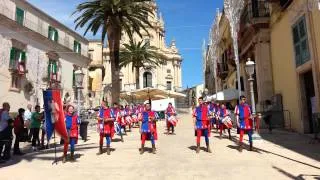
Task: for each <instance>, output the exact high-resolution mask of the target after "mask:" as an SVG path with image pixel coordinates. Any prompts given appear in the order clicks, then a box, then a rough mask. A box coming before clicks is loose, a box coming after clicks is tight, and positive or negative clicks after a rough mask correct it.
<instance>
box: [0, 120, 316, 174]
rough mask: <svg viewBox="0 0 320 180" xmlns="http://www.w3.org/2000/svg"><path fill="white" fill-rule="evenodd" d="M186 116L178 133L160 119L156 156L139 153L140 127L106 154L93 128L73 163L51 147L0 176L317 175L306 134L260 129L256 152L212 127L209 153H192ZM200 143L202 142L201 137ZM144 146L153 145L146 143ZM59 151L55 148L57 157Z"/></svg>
mask: <svg viewBox="0 0 320 180" xmlns="http://www.w3.org/2000/svg"><path fill="white" fill-rule="evenodd" d="M191 122H192V120H191V116H190V115H181V116H180V121H179V124H178V127H177V128H176V133H177V134H176V135H165V134H164V130H165V124H164V122H159V123H158V133H159V140H158V141H157V142H156V146H157V154H156V155H154V154H151V153H149V152H146V153H145V154H143V155H140V154H139V152H138V148H139V147H140V141H139V137H140V136H139V131H138V129H133V132H129V133H128V136H125V137H124V140H125V141H124V143H122V142H120V141H119V140H118V139H117V138H118V137H116V139H115V141H116V142H113V143H112V148H114V149H115V150H114V151H113V152H112V154H111V155H110V156H108V155H107V154H106V153H104V154H102V155H97V152H98V134H97V133H96V132H95V131H94V130H93V129H91V130H90V131H89V140H88V141H87V142H83V141H82V140H79V144H78V145H77V146H76V157H77V159H76V162H67V163H65V164H62V163H61V158H59V162H58V164H57V165H55V164H54V165H52V162H53V160H54V150H53V149H49V150H46V151H39V152H34V153H33V152H32V153H28V154H26V155H24V156H22V157H14V158H13V160H11V161H10V162H8V163H6V164H2V165H0V180H11V179H12V180H24V179H33V180H35V179H41V180H50V179H55V180H57V179H59V180H60V179H61V180H64V179H66V180H70V179H73V180H81V179H86V180H95V179H97V180H101V179H117V180H118V179H138V178H139V179H152V180H157V179H170V180H171V179H236V178H237V179H255V180H257V179H273V180H275V179H320V162H319V160H320V144H319V143H315V144H311V143H310V140H311V139H310V138H309V137H307V136H304V135H299V134H295V133H289V132H284V131H275V132H274V133H273V134H267V133H262V137H263V138H264V139H263V140H256V141H255V142H254V146H255V151H254V152H249V151H247V150H244V151H243V152H242V153H240V152H239V151H238V150H237V144H236V142H237V140H238V136H237V134H236V133H235V132H234V131H233V136H234V137H233V139H232V140H229V139H227V138H226V136H225V137H224V138H222V139H219V137H218V134H217V133H216V132H215V131H214V132H213V133H212V134H211V138H210V144H211V147H212V150H213V153H212V154H208V153H207V152H205V151H203V150H202V151H201V152H200V154H196V153H195V151H194V148H195V137H194V131H193V128H192V123H191ZM202 145H204V140H202ZM146 147H151V145H150V142H147V143H146ZM61 155H62V149H61V147H59V148H58V156H59V157H61Z"/></svg>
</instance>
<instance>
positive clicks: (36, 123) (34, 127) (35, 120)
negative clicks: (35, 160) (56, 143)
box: [30, 105, 42, 151]
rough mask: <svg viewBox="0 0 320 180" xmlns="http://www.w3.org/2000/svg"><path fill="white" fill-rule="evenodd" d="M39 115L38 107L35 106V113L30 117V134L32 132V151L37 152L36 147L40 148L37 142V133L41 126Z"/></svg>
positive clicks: (38, 141)
mask: <svg viewBox="0 0 320 180" xmlns="http://www.w3.org/2000/svg"><path fill="white" fill-rule="evenodd" d="M41 121H42V118H41V114H40V106H39V105H36V107H35V112H33V113H32V115H31V125H30V127H31V132H32V149H33V151H36V150H37V147H38V146H40V140H39V131H40V126H41Z"/></svg>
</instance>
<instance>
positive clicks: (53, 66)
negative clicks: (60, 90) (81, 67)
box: [52, 61, 58, 74]
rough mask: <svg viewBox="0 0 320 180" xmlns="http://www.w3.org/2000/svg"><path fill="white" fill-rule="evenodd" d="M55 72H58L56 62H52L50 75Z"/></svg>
mask: <svg viewBox="0 0 320 180" xmlns="http://www.w3.org/2000/svg"><path fill="white" fill-rule="evenodd" d="M57 70H58V67H57V62H56V61H54V62H53V65H52V73H53V74H57Z"/></svg>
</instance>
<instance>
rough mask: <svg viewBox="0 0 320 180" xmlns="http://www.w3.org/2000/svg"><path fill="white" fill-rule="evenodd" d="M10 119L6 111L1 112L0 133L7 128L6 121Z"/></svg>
mask: <svg viewBox="0 0 320 180" xmlns="http://www.w3.org/2000/svg"><path fill="white" fill-rule="evenodd" d="M9 119H10V116H9V113H8V111H2V113H1V119H0V132H1V131H3V130H5V129H6V128H7V127H8V120H9Z"/></svg>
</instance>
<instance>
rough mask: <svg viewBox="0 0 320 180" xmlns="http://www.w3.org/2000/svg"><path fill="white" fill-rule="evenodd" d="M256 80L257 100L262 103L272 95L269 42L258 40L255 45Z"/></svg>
mask: <svg viewBox="0 0 320 180" xmlns="http://www.w3.org/2000/svg"><path fill="white" fill-rule="evenodd" d="M255 62H256V78H257V79H256V80H257V91H258V99H259V102H256V103H257V104H260V105H261V104H262V103H264V101H265V100H267V99H270V98H271V97H272V96H273V95H274V91H273V78H272V66H271V55H270V43H269V42H259V43H257V44H256V45H255Z"/></svg>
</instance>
